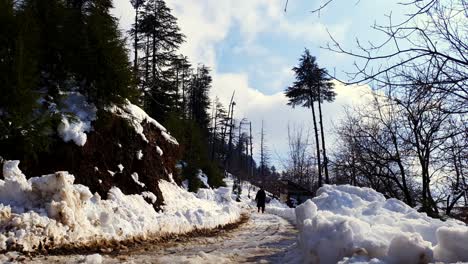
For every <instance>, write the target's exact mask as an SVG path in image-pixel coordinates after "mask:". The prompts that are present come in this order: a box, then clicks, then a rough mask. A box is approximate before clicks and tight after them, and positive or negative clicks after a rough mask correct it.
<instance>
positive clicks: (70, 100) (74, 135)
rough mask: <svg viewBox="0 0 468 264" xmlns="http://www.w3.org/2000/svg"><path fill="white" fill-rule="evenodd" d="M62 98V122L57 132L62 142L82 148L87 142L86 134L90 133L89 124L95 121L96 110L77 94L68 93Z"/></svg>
mask: <svg viewBox="0 0 468 264" xmlns="http://www.w3.org/2000/svg"><path fill="white" fill-rule="evenodd" d="M62 96H63V100H62V105H63V109H62V110H61V111H62V120H61V123H60V124H59V126H58V128H57V132H58V134H59V136H60V137H61V138H62V139H63V141H65V142H69V141H73V142H74V143H75V144H76V145H78V146H83V145H84V144H85V143H86V140H87V136H86V132H89V131H91V129H92V126H91V122H92V121H94V120H96V112H97V108H96V107H95V106H94V105H93V104H91V103H88V102H87V101H86V97H85V96H83V95H82V94H80V93H78V92H68V93H64V94H62ZM70 114H72V116H70Z"/></svg>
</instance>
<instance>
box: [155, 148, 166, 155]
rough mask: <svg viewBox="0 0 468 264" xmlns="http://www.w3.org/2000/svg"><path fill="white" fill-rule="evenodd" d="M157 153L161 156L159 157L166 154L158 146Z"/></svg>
mask: <svg viewBox="0 0 468 264" xmlns="http://www.w3.org/2000/svg"><path fill="white" fill-rule="evenodd" d="M156 152H157V153H158V154H159V156H162V155H163V154H164V152H163V151H162V149H161V148H160V147H159V146H156Z"/></svg>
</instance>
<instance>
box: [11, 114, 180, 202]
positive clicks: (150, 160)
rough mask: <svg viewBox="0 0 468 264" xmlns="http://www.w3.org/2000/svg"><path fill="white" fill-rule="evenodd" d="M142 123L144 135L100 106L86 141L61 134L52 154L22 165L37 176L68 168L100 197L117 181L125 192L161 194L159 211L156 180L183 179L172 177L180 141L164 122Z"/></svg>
mask: <svg viewBox="0 0 468 264" xmlns="http://www.w3.org/2000/svg"><path fill="white" fill-rule="evenodd" d="M141 126H142V127H143V133H144V137H145V138H142V136H141V135H140V134H138V133H137V132H136V131H135V129H134V127H133V126H132V124H130V123H129V121H128V119H125V118H122V117H121V116H118V115H116V114H113V113H111V112H106V111H100V112H99V113H98V119H97V120H96V121H94V122H93V128H94V130H93V131H91V132H89V133H88V135H87V141H86V143H85V144H84V146H82V147H80V146H77V145H76V144H74V143H73V142H69V143H65V142H63V141H61V140H60V139H58V138H57V140H56V141H55V143H54V145H53V146H52V147H51V149H52V151H51V152H50V153H48V154H42V155H39V157H38V159H37V160H34V161H32V160H28V161H21V163H20V164H21V165H22V166H21V169H22V170H23V172H24V173H25V174H26V175H36V176H37V175H44V174H49V173H52V172H55V171H68V172H70V173H71V174H73V175H74V176H75V178H76V180H75V183H78V184H83V185H86V186H88V187H89V189H90V190H91V192H93V193H95V192H97V193H99V195H100V196H101V197H107V193H108V191H109V189H110V188H112V187H113V186H116V187H118V188H120V189H121V190H122V192H123V193H125V194H141V193H142V192H151V193H153V194H154V195H156V198H157V199H156V201H155V203H153V206H154V207H155V209H157V210H159V209H160V206H161V205H163V202H164V200H163V196H162V194H161V191H160V189H159V186H158V181H159V180H167V181H171V179H174V180H175V181H176V182H178V183H179V184H180V180H179V179H177V178H176V177H172V175H177V173H176V168H175V165H176V162H177V160H178V159H179V155H180V153H179V146H178V145H177V143H176V142H174V141H171V140H167V135H163V133H165V132H164V131H162V130H161V127H160V126H156V125H154V124H153V123H151V122H145V121H143V122H142V123H141ZM160 150H162V152H163V155H160V153H161V151H160ZM137 153H139V154H138V155H137ZM141 154H142V155H141ZM122 167H123V168H122ZM134 173H137V174H138V180H137V181H135V180H134V178H132V177H131V175H132V174H134ZM148 202H152V201H148Z"/></svg>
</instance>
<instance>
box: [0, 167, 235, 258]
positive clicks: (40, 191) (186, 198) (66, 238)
mask: <svg viewBox="0 0 468 264" xmlns="http://www.w3.org/2000/svg"><path fill="white" fill-rule="evenodd" d="M18 164H19V162H18V161H6V162H5V164H4V166H3V174H4V176H5V180H0V251H2V250H12V249H21V250H23V251H34V250H35V249H36V248H37V247H38V246H39V245H40V244H41V245H43V246H45V245H48V246H50V247H54V246H60V245H67V244H70V245H73V246H80V245H88V244H92V243H93V242H98V241H105V240H126V239H131V238H132V237H136V236H138V237H140V238H146V237H149V236H151V237H154V236H164V235H166V234H178V233H185V232H190V231H193V230H195V229H197V228H198V229H200V228H214V227H217V226H219V225H225V224H228V223H232V222H235V221H237V220H238V219H239V217H240V214H241V208H240V207H239V206H238V205H237V204H236V203H235V202H233V201H231V200H229V199H226V195H230V192H228V191H227V190H225V189H220V190H211V191H212V192H213V193H212V194H213V195H211V196H209V197H208V196H207V199H201V198H199V197H197V196H196V195H195V194H193V193H189V192H187V191H186V190H184V189H183V188H181V187H179V186H177V185H175V184H173V183H170V182H166V181H160V182H159V186H160V189H161V190H162V194H163V196H164V200H165V204H166V205H165V206H164V207H163V212H159V213H158V212H156V211H155V209H154V208H153V206H152V204H149V203H148V202H146V201H145V199H144V198H143V196H145V197H148V198H149V199H152V198H155V195H154V194H151V193H143V194H142V195H125V194H123V193H122V191H120V189H118V188H116V187H114V188H112V189H111V190H110V191H109V193H108V195H107V197H108V199H107V200H103V199H101V197H100V196H99V195H98V194H94V195H93V194H92V193H91V192H90V191H89V189H88V187H86V186H83V185H79V184H74V180H75V179H74V177H73V175H70V174H69V173H67V172H63V171H62V172H56V173H55V174H50V175H44V176H41V177H33V178H30V179H29V180H26V177H25V175H23V174H22V172H21V171H20V170H19V168H18ZM153 200H154V199H153ZM98 258H99V257H97V256H95V257H93V258H92V259H94V260H97V259H98Z"/></svg>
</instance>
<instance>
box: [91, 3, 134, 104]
mask: <svg viewBox="0 0 468 264" xmlns="http://www.w3.org/2000/svg"><path fill="white" fill-rule="evenodd" d="M112 7H113V5H112V0H93V1H90V2H89V3H88V4H87V5H86V8H85V13H86V14H87V16H86V18H85V24H86V32H87V37H88V50H87V59H88V61H87V64H86V68H84V69H83V70H84V77H85V80H86V85H85V94H87V95H88V98H89V99H90V100H91V101H92V102H94V103H96V104H97V105H108V104H111V103H121V102H123V99H124V98H127V99H130V100H132V99H133V98H134V97H135V96H136V89H135V87H134V86H133V82H132V72H131V69H130V63H129V60H128V57H127V53H126V49H125V41H124V39H123V38H122V37H121V35H120V32H119V30H118V21H117V19H116V18H115V17H113V16H112V15H111V14H110V9H111V8H112Z"/></svg>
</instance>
